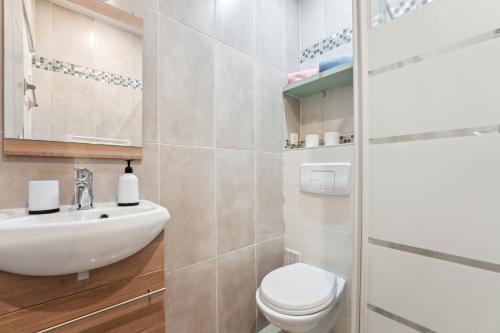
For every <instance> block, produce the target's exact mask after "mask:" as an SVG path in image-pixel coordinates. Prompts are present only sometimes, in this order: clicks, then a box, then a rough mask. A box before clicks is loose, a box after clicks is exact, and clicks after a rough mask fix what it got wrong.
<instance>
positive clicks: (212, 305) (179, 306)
mask: <svg viewBox="0 0 500 333" xmlns="http://www.w3.org/2000/svg"><path fill="white" fill-rule="evenodd" d="M215 274H216V266H215V259H212V260H209V261H204V262H201V263H198V264H195V265H192V266H189V267H186V268H182V269H179V270H176V271H173V272H170V273H167V274H166V288H167V292H166V300H167V302H166V306H165V307H166V315H165V321H166V333H193V332H196V333H216V331H217V328H216V320H217V313H216V275H215Z"/></svg>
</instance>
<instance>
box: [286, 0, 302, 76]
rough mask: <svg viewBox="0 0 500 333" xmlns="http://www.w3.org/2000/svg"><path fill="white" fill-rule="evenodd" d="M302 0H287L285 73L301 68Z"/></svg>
mask: <svg viewBox="0 0 500 333" xmlns="http://www.w3.org/2000/svg"><path fill="white" fill-rule="evenodd" d="M299 8H300V0H285V74H288V73H292V72H298V71H299V70H300V57H299V54H300V13H299V11H300V10H299Z"/></svg>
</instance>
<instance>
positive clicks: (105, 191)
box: [76, 158, 135, 202]
mask: <svg viewBox="0 0 500 333" xmlns="http://www.w3.org/2000/svg"><path fill="white" fill-rule="evenodd" d="M134 165H135V164H134V163H132V167H134ZM76 166H77V167H84V168H87V169H89V170H90V171H92V173H93V174H94V181H93V185H94V202H112V201H116V196H117V194H118V178H119V177H120V176H121V175H122V174H123V172H124V171H125V167H126V164H125V161H121V160H107V159H88V158H77V159H76Z"/></svg>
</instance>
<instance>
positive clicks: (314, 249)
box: [285, 221, 352, 277]
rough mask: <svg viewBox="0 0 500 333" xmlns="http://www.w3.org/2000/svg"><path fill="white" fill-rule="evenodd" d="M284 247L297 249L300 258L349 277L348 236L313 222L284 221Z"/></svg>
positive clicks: (349, 241) (350, 236)
mask: <svg viewBox="0 0 500 333" xmlns="http://www.w3.org/2000/svg"><path fill="white" fill-rule="evenodd" d="M285 244H286V247H288V248H290V249H292V250H296V251H299V252H300V253H301V261H302V262H305V263H308V264H311V265H315V266H318V267H320V268H323V269H326V270H327V271H330V272H334V273H337V274H339V275H340V276H347V277H349V276H350V275H351V272H352V235H351V234H349V233H346V232H342V231H337V230H333V229H326V228H321V227H318V226H315V225H310V224H304V223H295V222H289V221H287V222H286V235H285Z"/></svg>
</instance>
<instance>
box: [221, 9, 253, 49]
mask: <svg viewBox="0 0 500 333" xmlns="http://www.w3.org/2000/svg"><path fill="white" fill-rule="evenodd" d="M254 12H255V0H235V1H216V2H215V35H216V37H217V38H218V39H219V40H221V41H223V42H224V43H226V44H228V45H231V46H232V47H234V48H236V49H238V50H240V51H242V52H245V53H246V54H248V55H253V54H254Z"/></svg>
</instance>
